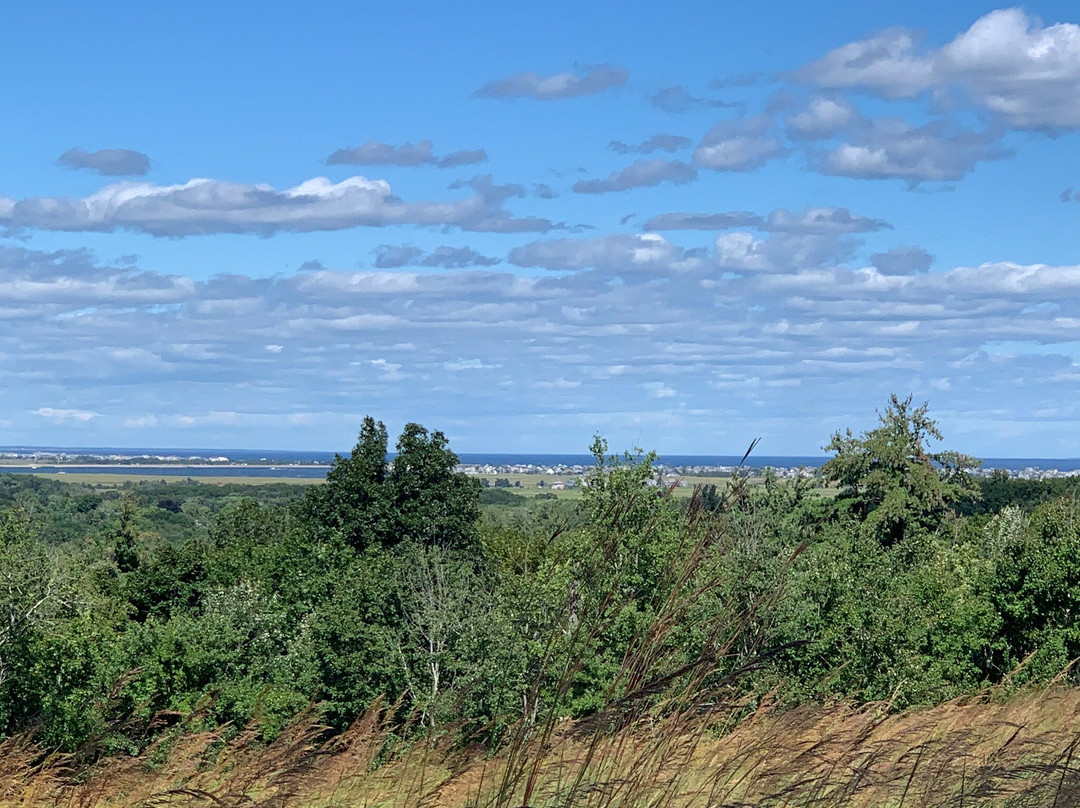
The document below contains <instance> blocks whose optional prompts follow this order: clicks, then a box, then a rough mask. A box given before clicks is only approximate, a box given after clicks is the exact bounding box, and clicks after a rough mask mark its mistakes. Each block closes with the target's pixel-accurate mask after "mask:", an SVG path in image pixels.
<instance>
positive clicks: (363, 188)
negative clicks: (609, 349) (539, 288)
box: [0, 176, 553, 236]
mask: <svg viewBox="0 0 1080 808" xmlns="http://www.w3.org/2000/svg"><path fill="white" fill-rule="evenodd" d="M496 190H497V189H496V188H495V187H494V186H491V185H490V184H489V185H487V186H486V187H485V188H484V189H483V190H477V192H476V193H475V194H474V195H473V196H470V197H466V198H465V199H458V200H454V201H450V202H413V203H409V202H403V201H402V200H400V199H399V198H398V197H396V196H395V195H394V193H393V191H392V190H391V188H390V184H389V183H387V182H386V181H385V180H369V179H367V178H366V177H359V176H358V177H350V178H348V179H345V180H342V181H341V182H337V183H335V182H331V181H330V180H328V179H326V178H325V177H315V178H314V179H310V180H307V181H305V182H302V183H300V184H299V185H296V186H294V187H292V188H286V189H284V190H280V191H279V190H276V189H274V188H272V187H271V186H269V185H254V184H246V183H236V182H226V181H223V180H210V179H194V180H190V181H188V182H186V183H183V184H180V185H153V184H150V183H132V182H122V183H116V184H113V185H107V186H105V187H104V188H102V189H101V190H100V191H98V192H96V193H94V194H91V195H90V196H87V197H85V198H82V199H67V198H54V197H32V198H28V199H22V200H19V201H17V202H15V201H11V200H8V201H7V203H6V204H5V202H4V201H3V200H0V226H5V227H7V228H9V229H12V230H19V229H24V228H25V229H36V230H58V231H98V232H112V231H115V230H131V231H136V232H143V233H149V234H150V235H153V236H191V235H199V234H208V233H254V234H257V235H263V236H269V235H272V234H273V233H277V232H281V231H292V232H312V231H319V230H345V229H349V228H354V227H382V226H385V225H393V224H412V225H442V226H448V227H458V228H461V229H463V230H473V231H486V232H529V231H532V232H535V231H544V230H549V229H551V228H552V227H553V225H552V223H551V222H549V221H547V220H546V219H537V218H524V219H517V218H514V217H513V216H512V215H511V214H509V213H507V212H506V211H505V210H503V209H502V208H501V204H502V202H503V201H504V200H505V198H506V196H505V194H501V195H496V194H495V193H493V192H495V191H496Z"/></svg>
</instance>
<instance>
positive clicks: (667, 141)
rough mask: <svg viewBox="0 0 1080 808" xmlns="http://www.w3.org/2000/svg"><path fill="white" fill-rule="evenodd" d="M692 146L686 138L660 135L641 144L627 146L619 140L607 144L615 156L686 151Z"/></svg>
mask: <svg viewBox="0 0 1080 808" xmlns="http://www.w3.org/2000/svg"><path fill="white" fill-rule="evenodd" d="M693 145H694V141H692V140H691V139H690V138H688V137H683V136H682V135H671V134H667V133H661V134H659V135H653V136H652V137H651V138H649V139H648V140H646V141H644V142H643V143H638V144H633V145H632V144H629V143H623V142H622V141H621V140H613V141H611V142H610V143H608V148H609V149H611V150H612V151H613V152H615V153H616V154H652V153H653V152H658V151H666V152H677V151H679V150H680V149H688V148H690V147H691V146H693Z"/></svg>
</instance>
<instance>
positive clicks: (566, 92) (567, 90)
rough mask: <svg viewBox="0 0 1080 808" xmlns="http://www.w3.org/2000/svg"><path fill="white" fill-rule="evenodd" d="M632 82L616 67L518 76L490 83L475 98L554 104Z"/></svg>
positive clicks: (474, 95)
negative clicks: (549, 102)
mask: <svg viewBox="0 0 1080 808" xmlns="http://www.w3.org/2000/svg"><path fill="white" fill-rule="evenodd" d="M629 78H630V74H629V73H628V72H627V71H626V69H625V68H622V67H618V66H616V65H609V64H605V65H596V66H594V67H589V68H587V69H585V70H584V71H579V72H569V71H567V72H564V73H556V74H555V75H553V76H541V75H540V74H539V73H533V72H531V71H530V72H527V73H516V74H514V75H511V76H507V77H506V78H503V79H498V80H497V81H489V82H488V83H487V84H485V85H484V86H482V87H481V88H480V89H478V90H477V91H476V92H474V93H473V98H534V99H536V100H539V101H553V100H558V99H563V98H576V97H578V96H583V95H595V94H596V93H602V92H604V91H605V90H610V89H612V88H615V87H622V86H623V85H624V84H626V82H627V80H628V79H629Z"/></svg>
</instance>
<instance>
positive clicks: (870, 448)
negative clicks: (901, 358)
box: [822, 394, 979, 544]
mask: <svg viewBox="0 0 1080 808" xmlns="http://www.w3.org/2000/svg"><path fill="white" fill-rule="evenodd" d="M911 400H912V397H911V396H910V395H909V396H908V397H907V398H904V399H901V398H899V397H898V396H897V395H895V394H893V395H892V396H891V397H890V399H889V403H888V405H887V406H886V407H885V410H884V412H879V413H878V421H879V423H880V425H879V426H878V427H877V428H876V429H872V430H870V431H869V432H864V433H863V434H862V435H859V436H856V435H855V434H854V433H852V431H851V429H847V430H846V431H844V432H836V433H834V434H833V436H832V439H831V440H830V441H829V444H828V445H827V446H826V447H825V451H827V452H833V453H835V456H834V457H833V458H832V459H831V460H829V461H828V462H827V463H826V464H825V465H824V466H823V467H822V476H823V477H824V478H825V479H826V480H827V481H829V482H835V483H837V484H839V485H840V486H841V490H840V494H839V496H838V498H837V502H838V504H839V505H840V506H841V507H845V508H849V509H850V510H851V511H852V512H853V513H854V514H855V515H856V516H857V517H858V518H859V519H861V520H863V521H864V524H865V525H866V529H867V530H869V531H870V532H871V533H873V534H874V535H875V536H876V537H877V538H878V539H879V540H881V541H882V542H883V543H885V544H892V543H895V542H896V541H899V540H900V539H902V538H903V537H904V535H905V534H906V533H907V532H908V531H910V530H911V529H912V528H914V527H921V528H931V527H933V526H935V525H936V524H937V523H938V522H939V521H940V520H941V518H942V517H943V516H944V515H945V513H946V512H947V511H948V508H949V506H950V505H951V504H952V503H954V502H956V501H957V500H959V499H960V498H962V497H965V496H971V495H973V494H974V493H975V489H974V488H973V486H972V484H971V481H970V480H969V479H968V476H967V474H966V471H967V470H969V469H971V468H974V467H975V466H977V465H978V463H979V461H976V460H975V459H974V458H972V457H969V456H967V455H962V454H958V453H956V452H948V451H941V452H931V451H929V450H928V448H927V446H926V444H927V442H928V441H930V440H941V439H942V437H941V432H940V431H939V430H938V427H937V423H936V422H935V421H934V420H933V419H932V418H930V416H929V415H928V414H927V411H928V407H927V405H926V404H925V403H924V404H922V405H921V406H919V407H912V404H911Z"/></svg>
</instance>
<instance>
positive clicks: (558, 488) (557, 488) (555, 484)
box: [550, 481, 566, 491]
mask: <svg viewBox="0 0 1080 808" xmlns="http://www.w3.org/2000/svg"><path fill="white" fill-rule="evenodd" d="M550 488H551V490H552V491H562V490H563V489H564V488H566V483H564V482H559V481H556V482H553V483H552V484H551V486H550Z"/></svg>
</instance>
